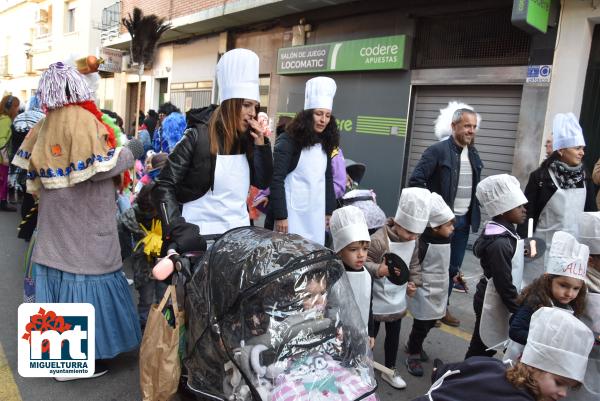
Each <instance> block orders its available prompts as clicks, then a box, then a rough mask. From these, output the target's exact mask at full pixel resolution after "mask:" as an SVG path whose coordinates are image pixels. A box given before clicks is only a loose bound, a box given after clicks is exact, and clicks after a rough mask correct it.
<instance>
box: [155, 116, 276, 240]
mask: <svg viewBox="0 0 600 401" xmlns="http://www.w3.org/2000/svg"><path fill="white" fill-rule="evenodd" d="M216 108H217V106H215V105H211V106H209V107H206V108H204V109H199V110H197V112H196V113H195V114H194V115H188V124H190V125H189V128H188V129H187V130H186V131H185V134H184V136H183V138H182V139H181V141H180V142H179V143H178V144H177V145H176V146H175V149H173V152H172V153H171V154H170V155H169V158H168V159H167V163H166V164H165V166H164V167H163V168H162V170H161V172H160V175H159V176H158V178H157V179H156V185H155V187H154V189H153V191H152V200H153V202H154V204H155V207H156V208H157V210H158V211H159V213H160V216H161V220H162V226H163V236H165V238H166V239H169V232H170V231H171V229H172V227H171V225H172V224H174V222H177V223H175V224H179V223H180V222H182V218H181V205H182V204H183V203H186V202H190V201H193V200H196V199H199V198H201V197H202V196H204V194H205V193H206V192H208V191H209V190H210V189H211V188H213V186H214V174H215V165H216V156H214V155H211V154H210V138H209V135H208V121H209V119H210V116H211V114H212V113H213V111H215V109H216ZM241 141H242V143H241V144H240V148H241V149H242V153H246V155H247V157H248V163H249V165H250V183H251V184H252V185H254V186H255V187H258V188H267V187H268V186H269V185H270V183H271V177H272V175H273V156H272V152H271V145H270V144H269V142H268V140H267V139H266V138H265V144H264V145H262V146H256V145H254V142H253V141H252V140H251V139H250V134H247V135H244V136H242V138H241Z"/></svg>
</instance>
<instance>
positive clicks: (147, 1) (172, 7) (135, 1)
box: [121, 0, 227, 20]
mask: <svg viewBox="0 0 600 401" xmlns="http://www.w3.org/2000/svg"><path fill="white" fill-rule="evenodd" d="M225 3H227V0H186V1H182V0H122V1H121V17H126V16H127V14H129V13H131V12H132V11H133V9H134V7H138V8H140V9H141V10H142V11H143V12H144V14H156V15H158V16H159V17H164V18H166V19H167V20H169V19H173V18H177V17H182V16H184V15H189V14H193V13H196V12H198V11H201V10H204V9H207V8H212V7H217V6H220V5H223V4H225Z"/></svg>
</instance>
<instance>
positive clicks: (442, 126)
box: [434, 100, 481, 141]
mask: <svg viewBox="0 0 600 401" xmlns="http://www.w3.org/2000/svg"><path fill="white" fill-rule="evenodd" d="M458 109H469V110H473V107H471V106H469V105H468V104H466V103H462V102H457V101H456V100H453V101H451V102H449V103H448V106H446V107H445V108H443V109H440V115H439V116H438V117H437V118H436V119H435V121H434V123H435V136H436V137H437V138H438V139H439V140H440V141H442V140H444V139H447V138H448V137H449V136H450V135H452V116H453V115H454V112H455V111H456V110H458ZM476 114H477V127H479V124H480V123H481V116H480V115H479V114H478V113H476Z"/></svg>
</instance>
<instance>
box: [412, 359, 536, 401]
mask: <svg viewBox="0 0 600 401" xmlns="http://www.w3.org/2000/svg"><path fill="white" fill-rule="evenodd" d="M506 369H507V366H506V365H504V364H503V363H502V361H499V360H497V359H494V358H489V357H486V356H474V357H471V358H469V359H467V360H466V361H463V362H459V363H449V364H445V365H443V366H441V367H439V368H438V369H437V370H436V371H435V372H434V373H433V375H432V378H431V380H432V381H434V380H437V379H439V378H440V377H442V375H444V374H445V373H446V372H449V371H450V372H452V373H451V374H449V376H447V377H446V378H445V379H444V382H443V383H442V385H441V386H440V387H438V388H437V389H435V390H433V391H432V392H431V399H433V400H435V401H483V400H485V401H535V397H534V396H533V395H532V394H530V393H529V392H528V391H526V390H523V389H519V388H517V387H515V386H514V385H513V384H512V383H511V382H509V381H508V380H507V379H506ZM413 401H429V397H428V396H427V395H424V396H422V397H418V398H415V399H414V400H413Z"/></svg>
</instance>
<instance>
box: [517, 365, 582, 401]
mask: <svg viewBox="0 0 600 401" xmlns="http://www.w3.org/2000/svg"><path fill="white" fill-rule="evenodd" d="M535 372H543V371H542V370H540V369H537V368H534V367H533V366H529V365H525V364H524V363H521V362H518V363H517V364H516V365H515V366H513V367H511V368H508V369H507V370H506V380H508V382H509V383H510V384H512V385H513V386H515V387H516V388H519V389H521V390H525V391H527V392H529V393H530V394H531V395H533V396H534V398H535V399H536V401H540V400H542V399H543V396H542V395H541V394H540V389H539V385H538V382H537V380H536V379H535V377H534V373H535ZM580 386H581V384H578V385H577V386H575V387H574V388H575V389H577V388H578V387H580Z"/></svg>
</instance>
